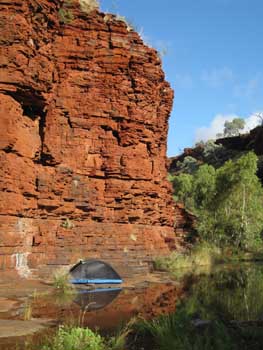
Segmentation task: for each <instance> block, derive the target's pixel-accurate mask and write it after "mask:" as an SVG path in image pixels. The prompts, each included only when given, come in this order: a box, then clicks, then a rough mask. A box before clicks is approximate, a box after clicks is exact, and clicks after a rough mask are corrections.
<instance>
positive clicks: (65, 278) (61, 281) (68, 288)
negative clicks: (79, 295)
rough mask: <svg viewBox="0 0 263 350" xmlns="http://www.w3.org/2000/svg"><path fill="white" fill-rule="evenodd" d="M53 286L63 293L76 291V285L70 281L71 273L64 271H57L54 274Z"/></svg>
mask: <svg viewBox="0 0 263 350" xmlns="http://www.w3.org/2000/svg"><path fill="white" fill-rule="evenodd" d="M53 286H54V288H55V289H56V291H58V292H60V293H63V294H67V293H74V287H73V285H72V284H71V283H70V281H69V275H68V273H65V272H63V271H57V272H56V273H55V274H54V276H53Z"/></svg>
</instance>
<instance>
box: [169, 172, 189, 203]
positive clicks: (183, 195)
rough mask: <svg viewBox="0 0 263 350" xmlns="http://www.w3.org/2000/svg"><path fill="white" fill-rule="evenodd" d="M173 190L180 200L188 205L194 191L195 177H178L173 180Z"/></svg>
mask: <svg viewBox="0 0 263 350" xmlns="http://www.w3.org/2000/svg"><path fill="white" fill-rule="evenodd" d="M173 188H174V193H175V195H176V196H177V198H178V200H179V201H181V202H183V203H184V205H187V204H188V203H187V202H188V199H189V198H191V193H192V190H193V176H192V175H190V174H181V175H179V176H176V177H175V178H174V180H173Z"/></svg>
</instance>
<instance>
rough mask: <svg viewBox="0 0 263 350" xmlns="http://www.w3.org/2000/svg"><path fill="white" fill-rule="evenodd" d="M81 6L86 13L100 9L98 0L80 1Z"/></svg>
mask: <svg viewBox="0 0 263 350" xmlns="http://www.w3.org/2000/svg"><path fill="white" fill-rule="evenodd" d="M79 4H80V8H81V10H82V11H83V12H86V13H90V12H92V11H94V10H97V9H99V2H98V1H97V0H79Z"/></svg>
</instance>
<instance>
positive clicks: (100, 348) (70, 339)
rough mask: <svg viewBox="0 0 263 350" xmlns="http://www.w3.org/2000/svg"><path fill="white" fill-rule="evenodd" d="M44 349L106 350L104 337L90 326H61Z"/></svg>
mask: <svg viewBox="0 0 263 350" xmlns="http://www.w3.org/2000/svg"><path fill="white" fill-rule="evenodd" d="M42 350H106V347H105V343H104V341H103V338H102V337H101V336H100V335H99V334H97V333H94V332H93V331H92V330H90V329H89V328H80V327H74V328H64V327H60V328H59V330H58V332H57V333H56V335H55V337H54V338H53V339H52V341H51V342H50V344H49V345H45V346H43V347H42Z"/></svg>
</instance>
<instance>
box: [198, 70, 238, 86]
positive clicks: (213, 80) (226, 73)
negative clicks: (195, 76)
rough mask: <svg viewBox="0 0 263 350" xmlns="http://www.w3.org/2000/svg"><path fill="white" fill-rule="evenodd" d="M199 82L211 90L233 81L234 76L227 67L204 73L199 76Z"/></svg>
mask: <svg viewBox="0 0 263 350" xmlns="http://www.w3.org/2000/svg"><path fill="white" fill-rule="evenodd" d="M201 80H203V81H204V82H205V83H207V84H208V85H209V86H210V87H212V88H217V87H220V86H222V85H224V84H225V83H226V82H231V81H233V80H234V74H233V72H232V70H231V69H230V68H228V67H223V68H219V69H213V70H211V71H204V72H203V73H202V75H201Z"/></svg>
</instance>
